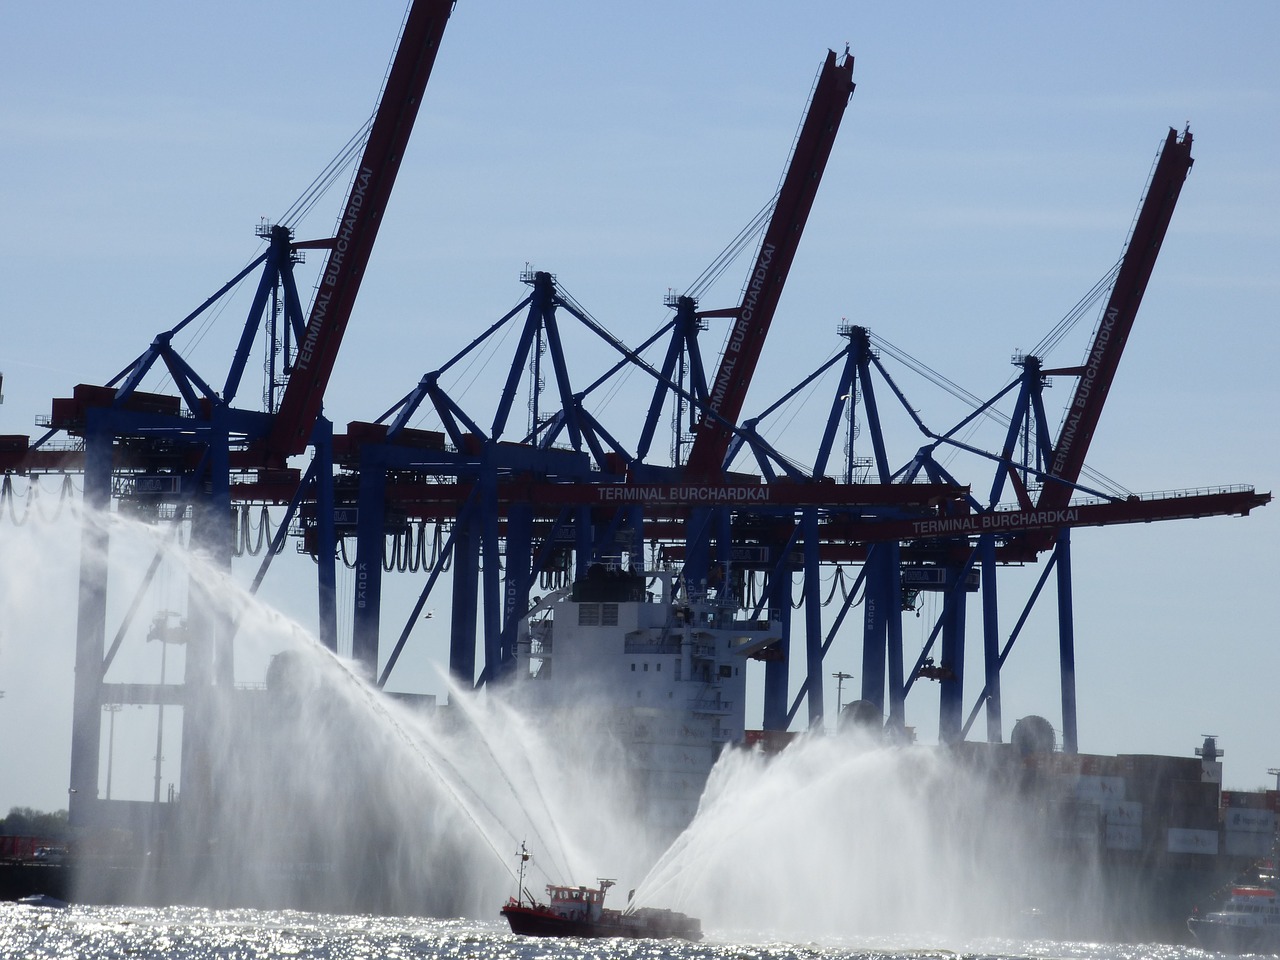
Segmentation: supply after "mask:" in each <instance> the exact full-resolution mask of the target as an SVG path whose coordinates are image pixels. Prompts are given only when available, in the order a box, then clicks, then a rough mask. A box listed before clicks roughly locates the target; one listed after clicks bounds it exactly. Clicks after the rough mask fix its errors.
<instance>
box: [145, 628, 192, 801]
mask: <svg viewBox="0 0 1280 960" xmlns="http://www.w3.org/2000/svg"><path fill="white" fill-rule="evenodd" d="M177 616H178V615H177V614H176V613H174V612H173V611H172V610H161V611H160V612H159V613H157V614H156V616H155V619H154V620H152V621H151V629H150V630H149V631H147V640H148V642H149V641H151V640H159V641H160V695H159V697H157V700H158V701H159V702H158V704H157V706H158V707H159V711H158V713H157V715H156V788H155V797H154V799H155V802H156V803H159V802H160V775H161V773H160V765H161V764H162V763H163V761H164V697H165V692H164V682H165V655H166V654H167V653H168V649H169V644H171V643H186V642H187V636H186V629H187V622H186V621H185V620H179V621H178V622H177V623H170V622H169V618H170V617H177Z"/></svg>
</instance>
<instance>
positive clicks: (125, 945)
mask: <svg viewBox="0 0 1280 960" xmlns="http://www.w3.org/2000/svg"><path fill="white" fill-rule="evenodd" d="M739 941H743V942H739ZM752 941H755V942H752ZM1205 956H1207V954H1205V953H1203V952H1202V951H1199V950H1195V949H1192V948H1189V947H1182V946H1170V945H1163V944H1100V943H1062V942H1055V941H1027V942H1017V941H1006V940H1000V941H996V940H992V941H990V942H978V943H971V944H956V945H947V946H943V945H940V944H932V943H928V944H925V943H919V942H917V943H915V944H909V943H907V942H905V941H899V942H885V943H879V944H875V945H872V944H861V943H856V942H852V941H841V942H831V943H805V944H796V943H773V942H768V941H767V940H766V939H764V938H761V939H759V940H757V939H756V937H754V936H752V937H741V938H738V937H733V936H729V935H723V934H720V935H718V933H717V932H716V931H712V932H711V935H710V936H709V938H708V940H707V941H705V942H703V943H685V942H683V941H675V940H574V939H563V940H552V939H536V938H528V937H517V936H514V935H512V934H511V933H509V932H508V931H507V930H506V929H505V927H503V926H502V925H501V924H500V923H499V922H498V921H496V920H495V921H493V922H487V921H475V920H459V919H455V920H433V919H425V918H418V917H366V916H329V915H320V914H308V913H300V912H294V911H262V910H206V909H197V908H189V907H171V908H166V909H147V908H133V907H81V906H73V907H71V908H68V909H65V910H48V909H39V908H32V907H26V906H20V905H18V904H13V903H0V957H6V958H7V957H23V958H31V960H46V958H48V960H53V958H59V960H61V958H69V957H77V958H86V960H117V958H118V960H126V958H127V960H162V958H163V960H170V958H172V960H260V958H261V960H267V958H273V960H282V958H293V957H298V958H307V960H365V958H368V960H375V958H392V960H398V958H406V960H408V958H439V960H881V958H883V960H942V958H955V957H963V958H966V960H968V958H974V960H978V958H988V957H990V958H1001V960H1016V958H1028V960H1193V958H1195V960H1199V958H1203V957H1205Z"/></svg>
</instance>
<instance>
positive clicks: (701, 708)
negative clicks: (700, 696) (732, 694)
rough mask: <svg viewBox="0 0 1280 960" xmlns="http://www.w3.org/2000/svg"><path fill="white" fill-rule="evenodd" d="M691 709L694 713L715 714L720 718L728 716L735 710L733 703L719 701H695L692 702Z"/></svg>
mask: <svg viewBox="0 0 1280 960" xmlns="http://www.w3.org/2000/svg"><path fill="white" fill-rule="evenodd" d="M689 708H690V709H691V710H692V711H693V712H694V713H703V714H715V715H717V716H718V715H721V714H727V713H728V712H729V711H730V710H731V709H732V708H733V701H731V700H719V699H710V700H694V701H691V702H690V704H689Z"/></svg>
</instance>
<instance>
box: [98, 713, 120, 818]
mask: <svg viewBox="0 0 1280 960" xmlns="http://www.w3.org/2000/svg"><path fill="white" fill-rule="evenodd" d="M123 708H124V704H123V703H104V704H103V705H102V709H103V710H105V711H107V713H109V714H111V719H110V721H108V723H107V799H108V800H110V799H111V767H112V761H113V759H114V758H115V753H116V714H117V713H119V712H120V711H121V710H122V709H123Z"/></svg>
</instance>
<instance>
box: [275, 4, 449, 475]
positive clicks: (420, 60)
mask: <svg viewBox="0 0 1280 960" xmlns="http://www.w3.org/2000/svg"><path fill="white" fill-rule="evenodd" d="M452 9H453V0H414V4H413V7H412V9H411V10H410V11H409V15H408V16H407V17H406V18H405V24H404V31H403V33H401V35H400V42H399V45H398V46H397V48H396V53H395V59H394V60H393V61H392V64H391V70H390V71H389V72H388V74H387V84H386V87H385V88H384V89H383V92H382V99H381V100H380V101H379V103H378V110H377V113H376V114H375V116H374V120H373V126H372V128H371V129H370V131H369V140H368V142H367V143H366V144H365V148H364V155H363V156H362V157H361V159H360V165H359V166H358V167H357V168H356V175H355V179H354V181H353V182H352V185H351V193H350V195H349V196H348V198H347V203H346V206H345V207H343V213H342V222H341V223H340V224H339V227H338V234H337V236H336V237H334V238H333V239H332V240H330V241H329V242H328V243H327V244H326V245H327V246H328V248H329V258H328V260H327V262H326V263H325V268H324V272H323V273H322V274H321V279H320V289H319V292H318V293H317V294H316V299H315V302H314V303H313V304H312V306H311V316H310V318H309V319H308V320H307V329H306V332H305V334H304V335H303V337H302V340H301V342H300V343H299V344H298V353H297V356H296V358H295V359H294V364H293V370H292V372H291V373H290V375H289V382H288V384H287V385H286V387H285V390H284V396H283V397H282V399H281V401H280V409H279V411H278V412H277V414H276V417H275V421H274V423H273V424H272V428H271V433H270V435H269V436H268V437H267V440H266V450H265V454H266V457H265V459H266V460H267V462H268V463H271V464H274V465H277V466H279V465H282V464H283V461H284V460H285V459H286V458H287V457H289V456H291V455H293V454H296V453H301V452H302V450H304V449H305V448H306V445H307V442H308V440H309V439H310V437H311V428H312V427H313V426H314V425H315V421H316V417H317V416H319V414H320V404H321V401H322V400H323V398H324V391H325V388H326V387H327V386H328V384H329V376H330V375H331V374H332V373H333V365H334V363H335V361H336V360H337V356H338V347H339V346H340V345H341V344H342V336H343V334H344V333H345V331H346V328H347V322H348V321H349V320H350V319H351V310H352V308H353V306H354V305H355V300H356V294H357V293H358V292H359V291H360V281H361V279H362V278H363V277H364V271H365V267H367V266H368V263H369V256H370V254H371V253H372V252H373V243H374V240H375V239H377V236H378V227H379V226H380V225H381V223H382V215H383V213H384V212H385V210H386V207H387V201H388V200H389V199H390V197H391V188H392V186H394V185H395V181H396V173H397V172H398V171H399V169H400V161H401V159H402V158H403V157H404V151H405V147H406V146H407V145H408V143H409V135H410V133H411V132H412V131H413V123H414V120H415V118H416V117H417V115H418V105H419V104H420V103H421V102H422V95H423V92H424V91H425V90H426V87H427V80H428V78H429V77H430V76H431V68H432V66H433V65H434V64H435V59H436V51H437V50H438V49H439V47H440V38H441V36H442V35H443V34H444V28H445V24H446V23H447V22H448V20H449V14H450V12H451V11H452ZM308 246H310V244H308Z"/></svg>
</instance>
